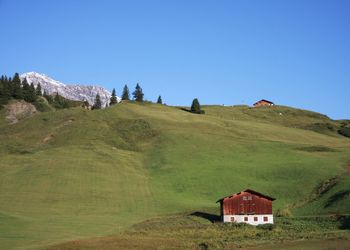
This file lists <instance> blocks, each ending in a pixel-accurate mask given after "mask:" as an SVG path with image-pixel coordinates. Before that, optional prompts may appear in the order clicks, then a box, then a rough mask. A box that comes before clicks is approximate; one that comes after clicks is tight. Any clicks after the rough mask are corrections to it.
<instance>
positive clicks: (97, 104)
mask: <svg viewBox="0 0 350 250" xmlns="http://www.w3.org/2000/svg"><path fill="white" fill-rule="evenodd" d="M101 108H102V103H101V97H100V95H99V94H97V95H96V97H95V103H94V106H92V109H101Z"/></svg>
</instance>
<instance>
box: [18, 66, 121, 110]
mask: <svg viewBox="0 0 350 250" xmlns="http://www.w3.org/2000/svg"><path fill="white" fill-rule="evenodd" d="M20 78H21V80H23V79H24V78H26V79H27V81H28V83H29V84H31V83H33V84H34V86H35V87H36V86H37V85H38V83H40V85H41V88H42V90H43V91H44V90H45V91H46V92H47V93H48V94H54V93H58V94H59V95H61V96H63V97H64V98H67V99H70V100H74V101H85V100H86V101H88V102H89V103H90V105H93V104H94V101H95V97H96V94H99V95H100V97H101V102H102V107H106V105H107V104H108V103H109V99H110V97H111V93H110V92H109V91H108V90H106V89H104V88H103V87H99V86H95V85H82V84H64V83H62V82H59V81H56V80H54V79H52V78H50V77H48V76H46V75H44V74H39V73H36V72H28V73H24V74H22V75H20ZM117 99H118V101H120V98H119V97H117Z"/></svg>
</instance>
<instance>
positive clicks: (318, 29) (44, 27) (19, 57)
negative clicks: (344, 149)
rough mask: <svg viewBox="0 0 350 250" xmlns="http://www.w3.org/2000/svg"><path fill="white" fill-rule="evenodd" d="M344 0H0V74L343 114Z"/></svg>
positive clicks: (349, 89) (347, 87) (349, 93)
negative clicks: (44, 76) (264, 101)
mask: <svg viewBox="0 0 350 250" xmlns="http://www.w3.org/2000/svg"><path fill="white" fill-rule="evenodd" d="M349 13H350V1H348V0H344V1H341V0H328V1H323V0H314V1H311V0H264V1H262V0H256V1H253V0H250V1H247V0H239V1H238V0H227V1H225V0H219V1H217V0H212V1H205V0H198V1H196V0H193V1H191V0H182V1H181V0H160V1H152V0H147V1H141V0H140V1H133V0H125V1H103V0H96V1H75V0H71V1H68V0H66V1H63V0H59V1H39V0H38V1H36V0H31V1H29V0H22V1H17V0H0V30H1V38H0V41H1V43H0V52H1V53H0V55H1V62H0V69H1V72H0V74H6V75H12V74H13V73H14V72H19V73H23V72H27V71H37V72H40V73H45V74H47V75H49V76H51V77H53V78H54V79H56V80H59V81H62V82H65V83H85V84H88V83H94V84H98V85H101V86H104V87H106V88H108V89H109V90H111V89H112V88H113V87H115V88H116V90H117V94H119V95H120V93H121V91H122V87H123V85H124V84H128V86H129V88H130V89H131V90H133V89H134V87H135V85H136V83H137V82H139V83H140V85H141V87H142V88H143V90H144V92H145V97H146V98H147V99H149V100H153V101H155V100H156V98H157V96H158V94H161V95H162V97H163V100H164V101H165V102H166V103H167V104H170V105H190V104H191V101H192V99H193V98H194V97H198V98H199V101H200V103H201V104H226V105H232V104H249V105H251V104H252V103H254V102H255V101H257V100H258V99H262V98H265V99H269V100H271V101H274V102H275V103H277V104H281V105H289V106H294V107H299V108H305V109H310V110H314V111H318V112H321V113H324V114H327V115H329V116H330V117H332V118H335V119H340V118H350V109H349V101H350V98H349V97H350V14H349Z"/></svg>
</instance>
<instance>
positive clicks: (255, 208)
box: [217, 189, 275, 226]
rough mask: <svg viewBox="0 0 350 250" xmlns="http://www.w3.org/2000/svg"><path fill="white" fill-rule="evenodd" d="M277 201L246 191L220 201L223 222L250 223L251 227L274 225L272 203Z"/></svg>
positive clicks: (252, 191)
mask: <svg viewBox="0 0 350 250" xmlns="http://www.w3.org/2000/svg"><path fill="white" fill-rule="evenodd" d="M274 200H275V199H274V198H272V197H269V196H267V195H264V194H261V193H258V192H256V191H254V190H251V189H246V190H244V191H241V192H239V193H236V194H232V195H230V196H226V197H224V198H221V199H219V200H218V201H217V202H220V215H221V219H222V221H223V222H237V223H248V224H251V225H255V226H256V225H259V224H268V223H271V224H273V214H272V201H274Z"/></svg>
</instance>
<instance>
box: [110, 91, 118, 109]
mask: <svg viewBox="0 0 350 250" xmlns="http://www.w3.org/2000/svg"><path fill="white" fill-rule="evenodd" d="M117 103H118V100H117V95H116V94H115V89H114V88H113V90H112V96H111V99H110V102H109V105H110V106H112V105H114V104H117Z"/></svg>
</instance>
